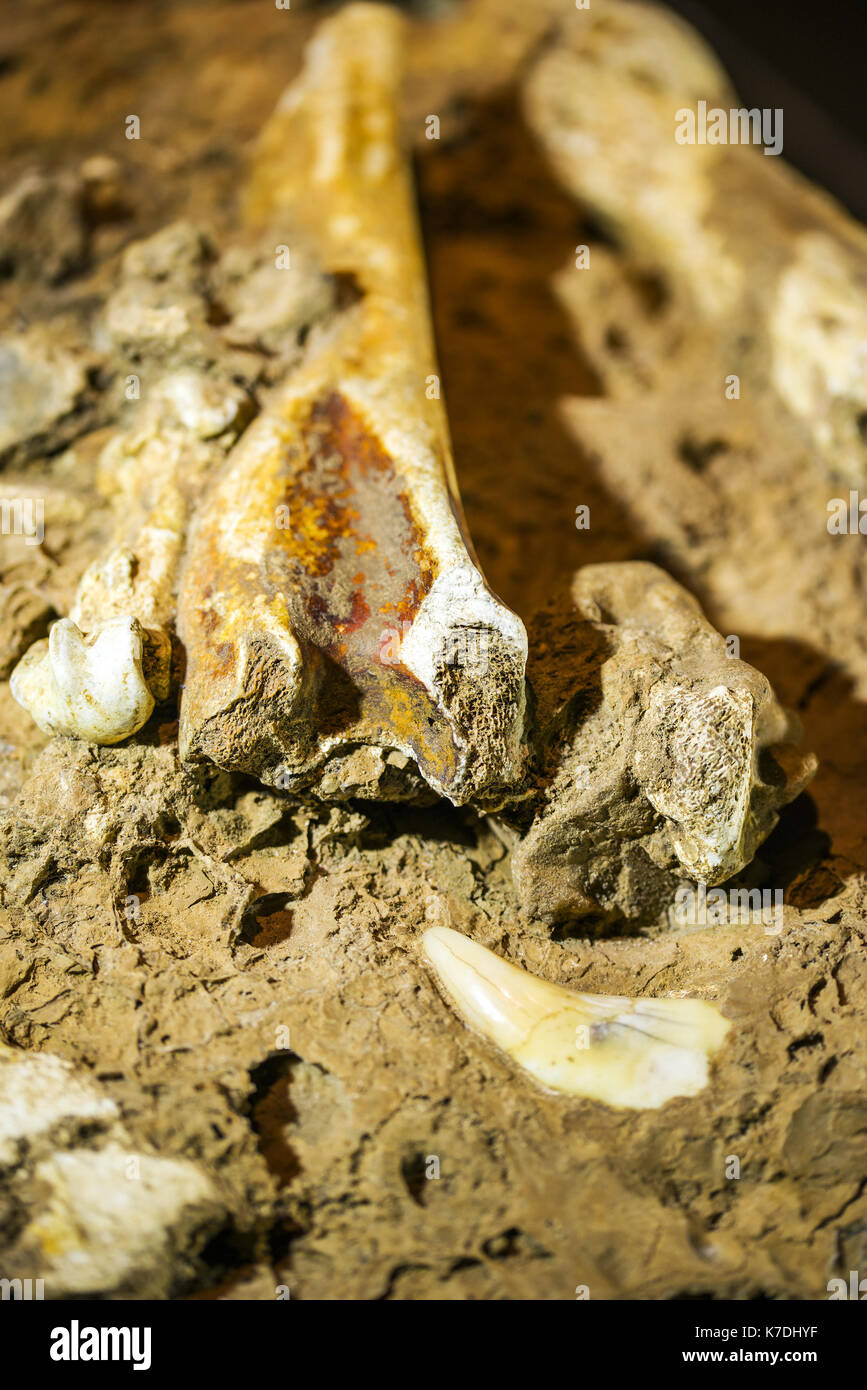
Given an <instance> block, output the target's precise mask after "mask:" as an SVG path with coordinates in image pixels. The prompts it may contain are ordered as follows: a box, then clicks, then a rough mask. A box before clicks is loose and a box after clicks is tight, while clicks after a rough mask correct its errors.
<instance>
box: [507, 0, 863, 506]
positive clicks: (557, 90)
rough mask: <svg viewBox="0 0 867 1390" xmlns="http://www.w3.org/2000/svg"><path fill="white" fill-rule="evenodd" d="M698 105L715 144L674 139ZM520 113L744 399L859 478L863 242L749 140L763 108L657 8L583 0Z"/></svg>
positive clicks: (569, 183) (779, 161)
mask: <svg viewBox="0 0 867 1390" xmlns="http://www.w3.org/2000/svg"><path fill="white" fill-rule="evenodd" d="M699 102H704V103H705V110H706V112H707V116H708V121H709V122H710V119H711V113H712V112H713V111H715V110H720V111H722V112H724V113H725V118H726V134H727V143H710V140H708V142H707V143H699V142H696V143H692V144H689V143H679V142H678V140H677V139H676V131H677V128H678V124H679V121H678V118H680V124H681V128H682V129H685V123H684V122H685V118H684V117H683V116H682V113H684V112H692V113H693V114H694V115H697V111H698V103H699ZM525 107H526V111H527V116H528V121H529V123H530V125H531V127H532V129H533V130H534V131H535V133H536V134H537V136H538V137H539V139H540V140H541V142H542V144H543V145H544V147H545V149H546V151H547V153H548V155H549V157H550V159H551V162H552V164H553V167H554V169H555V171H556V173H557V174H558V176H559V177H560V178H561V180H562V182H563V183H564V185H565V186H566V187H567V188H568V189H569V190H570V191H571V192H572V193H573V194H574V195H575V196H576V197H577V198H579V199H580V200H581V201H582V202H583V203H585V204H586V205H587V206H588V207H589V208H591V209H593V211H594V212H595V213H596V214H597V215H599V216H601V217H602V218H604V219H605V221H606V222H608V224H609V225H610V226H611V227H612V228H613V230H614V231H615V233H616V234H617V235H618V237H620V239H621V240H622V241H623V242H624V243H625V244H626V245H627V246H628V247H629V248H630V249H631V250H632V251H633V252H634V253H635V255H636V256H637V257H638V258H639V259H640V260H642V261H644V262H645V263H655V264H656V265H658V266H661V267H663V268H664V269H665V271H666V272H667V274H668V275H669V277H670V279H671V282H672V284H673V285H674V286H675V287H680V288H681V289H682V290H683V291H684V292H685V294H686V296H687V297H688V299H689V300H690V301H691V302H692V304H693V306H694V308H695V310H697V312H698V313H699V314H701V315H703V316H704V317H705V318H706V319H707V320H708V321H709V322H710V323H712V324H713V325H714V326H715V329H716V331H717V333H718V334H720V335H721V338H722V340H723V342H724V344H725V350H726V355H727V357H728V358H729V360H730V367H729V368H728V370H730V371H731V372H732V373H734V374H736V375H738V376H739V377H740V378H741V379H742V389H743V390H746V389H747V387H749V389H750V391H751V392H752V393H753V394H755V395H758V394H760V393H761V392H763V391H766V390H769V389H770V390H773V391H775V392H776V393H777V395H778V397H779V398H780V399H781V400H782V401H783V402H784V404H785V406H786V407H787V409H788V410H789V411H790V412H791V413H792V415H793V416H795V417H796V418H797V419H798V420H799V421H801V422H802V424H803V426H804V427H805V429H806V431H807V432H808V434H809V436H810V437H811V439H812V442H813V444H814V446H815V448H816V450H817V452H818V453H819V455H820V456H821V457H823V459H824V461H825V465H826V467H827V468H828V469H829V470H830V471H831V472H833V473H835V474H839V475H840V476H842V477H846V478H850V479H852V480H854V481H856V482H861V481H863V480H864V479H865V477H867V441H865V437H864V425H863V414H864V412H865V410H867V352H865V342H867V233H865V230H864V228H863V227H861V226H860V225H859V224H858V223H856V222H855V221H854V220H853V219H852V218H851V217H849V216H848V215H847V214H846V213H845V211H844V210H843V209H842V208H840V207H839V206H838V205H837V204H836V203H835V202H834V200H833V199H832V198H831V197H830V196H829V195H827V194H826V193H824V192H823V191H821V190H820V189H817V188H815V187H813V186H812V185H811V184H809V183H808V182H807V181H806V180H805V179H804V178H802V177H801V176H800V175H799V174H797V173H796V172H795V171H794V170H792V169H791V168H790V167H789V166H788V165H787V164H786V163H785V162H784V160H783V158H782V157H781V156H780V155H764V154H763V153H762V151H761V148H759V147H758V146H757V145H756V144H755V143H753V142H754V140H755V138H756V136H755V135H753V131H754V129H755V122H756V121H758V122H759V125H761V119H762V113H761V111H758V110H756V111H755V112H752V113H750V112H747V111H746V110H745V109H742V108H741V107H740V103H739V99H738V97H737V96H736V95H735V93H734V92H733V91H732V89H731V86H730V84H729V82H728V79H727V77H726V75H725V73H724V72H723V71H722V69H721V68H720V66H719V64H718V63H717V62H716V60H715V58H714V57H713V55H712V54H711V53H710V51H709V50H708V49H707V47H706V46H705V44H704V43H703V41H702V40H701V39H700V38H699V37H698V36H697V35H696V34H695V33H694V32H693V31H692V30H691V29H690V28H689V26H688V25H686V24H685V23H684V22H683V21H682V20H681V19H680V18H679V17H678V16H676V15H673V14H670V13H668V12H666V11H665V10H664V9H662V8H661V7H657V6H654V5H649V4H635V3H630V0H598V3H596V0H594V6H593V9H592V10H591V11H589V12H588V13H587V14H582V16H581V21H580V23H575V22H574V20H570V21H569V22H568V24H565V25H564V26H563V28H562V30H561V32H560V34H559V37H558V39H557V42H555V43H550V44H549V45H547V47H546V48H545V49H544V50H543V52H542V53H541V56H540V57H539V59H538V60H537V61H536V62H535V63H534V64H533V66H532V67H531V69H530V71H529V74H528V77H527V79H526V85H525ZM731 113H734V119H733V117H732V114H731ZM770 114H771V116H773V118H774V122H775V126H774V129H772V128H771V125H770V121H769V124H768V128H767V136H771V137H772V136H773V135H774V131H776V132H777V133H778V134H779V135H780V136H782V134H783V131H782V128H781V124H780V123H781V122H782V114H781V113H773V112H772V113H770ZM734 122H736V123H737V124H736V128H734ZM742 129H743V133H741V132H742ZM708 133H709V135H713V136H714V138H716V131H715V130H714V131H709V132H708Z"/></svg>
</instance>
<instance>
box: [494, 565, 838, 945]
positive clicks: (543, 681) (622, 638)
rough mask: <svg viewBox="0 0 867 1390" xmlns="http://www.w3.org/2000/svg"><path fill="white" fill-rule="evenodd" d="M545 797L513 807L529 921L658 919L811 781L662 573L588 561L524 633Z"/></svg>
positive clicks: (771, 708)
mask: <svg viewBox="0 0 867 1390" xmlns="http://www.w3.org/2000/svg"><path fill="white" fill-rule="evenodd" d="M531 638H532V641H531V659H530V665H529V671H528V678H529V682H530V685H531V686H532V688H533V691H534V697H535V708H536V722H537V736H538V741H539V745H540V762H539V765H538V768H537V776H538V784H539V791H538V793H537V794H536V796H535V798H534V799H533V800H532V801H531V802H529V803H528V805H527V806H526V807H525V808H520V807H519V808H516V810H515V811H513V812H507V813H505V816H504V823H508V824H509V825H511V826H512V827H515V828H517V833H518V836H519V839H518V840H516V842H515V848H514V853H513V856H512V874H513V877H514V880H515V884H516V887H517V889H518V893H519V897H520V899H521V904H522V908H523V910H524V912H525V913H526V914H527V916H528V917H529V918H532V919H538V920H541V921H544V922H547V923H553V922H556V921H562V920H570V919H574V918H577V917H582V916H587V915H599V916H601V917H607V918H612V919H613V918H623V917H626V918H627V919H629V920H631V921H633V922H634V923H640V924H646V925H652V924H654V923H656V922H660V923H662V922H665V921H666V913H667V909H668V907H669V906H670V904H671V902H672V900H673V898H674V894H675V892H676V890H677V886H678V884H679V882H681V881H682V880H684V879H689V880H693V881H698V880H701V881H703V882H705V883H706V884H717V883H722V882H723V881H724V880H726V879H727V878H730V877H732V876H733V875H735V874H737V873H739V872H740V871H741V870H742V869H743V868H744V867H745V865H747V864H748V863H749V862H750V860H751V859H752V858H753V855H754V854H755V852H756V850H757V848H758V846H759V845H760V844H761V842H762V840H764V839H765V837H766V836H767V835H769V834H770V832H771V830H772V829H773V828H774V826H775V825H776V823H777V817H778V813H779V810H780V808H781V807H782V806H784V805H786V804H787V803H788V802H789V801H792V800H793V799H794V798H795V797H796V796H797V795H798V793H799V792H800V791H802V790H803V788H804V787H805V786H806V785H807V783H808V782H809V781H810V779H811V777H812V776H813V774H814V772H815V770H816V760H815V758H813V757H812V756H811V755H808V754H800V753H799V752H798V750H797V749H796V748H795V747H794V744H795V743H796V742H797V740H798V739H799V738H800V725H799V723H798V721H797V719H796V718H795V717H794V716H793V715H790V714H788V713H787V712H786V711H785V710H783V708H782V707H781V706H780V705H779V703H778V702H777V700H776V698H775V696H774V693H773V690H772V689H771V686H770V683H769V682H768V680H767V679H766V677H765V676H763V675H761V674H760V672H758V671H756V670H755V669H754V668H753V667H751V666H749V665H748V664H747V663H746V662H744V661H740V660H738V659H736V658H734V657H731V656H729V654H728V651H727V648H726V644H725V641H724V640H723V638H722V637H721V636H720V635H719V633H718V632H716V631H715V629H714V628H713V627H712V626H711V624H710V623H709V622H707V620H706V619H705V617H704V615H703V614H702V611H701V609H700V607H699V605H698V603H697V602H696V600H695V599H694V598H693V596H692V595H691V594H689V593H688V592H687V591H686V590H685V589H683V588H682V587H681V586H680V585H679V584H678V583H677V582H676V581H675V580H674V579H672V578H671V577H670V576H669V575H667V574H666V573H665V572H664V571H663V570H661V569H658V568H657V567H656V566H655V565H650V564H645V563H640V562H634V563H622V564H609V565H586V566H585V567H584V568H583V569H581V570H579V571H578V573H577V574H576V576H575V578H574V580H573V583H572V591H571V596H570V600H569V601H566V602H562V603H555V604H552V605H551V607H550V608H549V609H547V610H545V611H544V612H543V613H541V614H539V615H538V617H537V618H536V620H535V621H534V622H533V623H532V624H531Z"/></svg>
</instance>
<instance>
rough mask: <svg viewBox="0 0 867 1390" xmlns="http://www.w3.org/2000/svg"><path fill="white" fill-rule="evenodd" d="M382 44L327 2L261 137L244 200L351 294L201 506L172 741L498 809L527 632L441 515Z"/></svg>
mask: <svg viewBox="0 0 867 1390" xmlns="http://www.w3.org/2000/svg"><path fill="white" fill-rule="evenodd" d="M399 37H400V21H399V19H398V17H397V16H396V15H395V14H394V13H393V12H392V11H389V10H386V9H384V8H380V7H377V6H366V5H353V6H349V7H348V8H346V9H344V10H342V11H341V12H340V14H339V15H338V16H337V17H336V18H334V19H333V20H331V21H330V22H328V23H327V24H325V25H323V27H322V28H321V29H320V31H319V33H318V35H317V37H316V39H315V40H314V42H313V44H312V45H311V47H310V49H309V52H308V58H307V64H306V67H305V70H304V72H303V74H302V76H301V77H300V79H299V80H298V82H297V83H296V84H295V85H294V86H293V87H292V88H291V89H290V91H289V92H288V93H287V95H286V96H285V97H284V99H283V101H282V103H281V105H280V107H279V108H278V111H277V113H276V115H275V116H274V118H273V120H272V122H271V123H270V125H269V126H268V127H267V128H266V130H265V132H264V135H263V138H262V143H261V147H260V152H259V157H258V164H257V168H256V171H255V173H254V177H253V182H252V189H251V194H250V200H249V205H250V213H251V216H252V217H253V218H254V219H255V220H257V221H259V222H267V221H268V220H269V219H270V221H271V222H272V223H274V222H275V219H277V218H280V217H284V218H285V217H290V218H291V221H292V225H294V226H300V227H301V228H302V230H304V231H308V232H310V233H311V234H315V236H316V239H317V244H318V246H319V247H320V248H321V254H322V258H323V261H324V262H325V264H326V265H327V266H328V268H329V269H330V270H331V271H332V272H333V273H335V274H337V275H339V276H340V277H341V279H342V281H343V283H344V284H345V285H347V286H349V287H350V289H351V291H352V292H353V293H354V295H355V302H354V303H352V304H351V305H350V306H349V307H348V308H346V309H345V310H344V312H343V314H342V315H341V317H340V319H339V320H338V322H337V323H336V325H334V326H333V328H332V329H331V331H330V332H328V333H327V334H323V335H322V336H321V338H320V340H319V341H318V342H316V343H315V344H311V350H310V353H309V356H308V358H307V361H306V363H305V364H304V366H303V367H302V368H301V369H300V370H299V371H298V372H296V373H295V374H293V375H292V376H291V377H290V378H289V379H288V380H287V382H286V383H285V385H284V386H283V387H281V388H280V389H279V390H278V391H277V392H276V394H275V396H274V397H273V399H272V401H271V403H270V405H269V406H268V408H267V409H266V410H265V412H264V413H263V415H262V416H260V418H259V419H258V420H257V421H256V423H255V424H254V425H253V426H252V427H251V429H250V430H249V431H248V432H247V434H246V435H245V437H244V438H243V439H242V440H241V442H240V444H239V445H238V446H237V448H236V449H235V451H234V453H233V455H232V457H231V459H230V462H229V466H228V468H227V470H226V471H225V473H224V474H223V476H222V477H221V479H220V480H219V482H218V484H217V485H216V486H215V488H214V489H213V492H212V494H211V496H210V498H209V500H208V502H207V503H206V505H205V506H204V507H203V509H202V511H201V512H200V514H199V516H198V517H197V521H196V524H195V526H194V530H193V535H192V539H191V545H190V551H189V558H188V563H187V567H186V572H185V575H184V580H183V585H182V589H181V598H180V605H179V632H180V634H181V637H182V638H183V641H184V643H185V645H186V650H187V673H186V683H185V687H184V691H183V698H182V702H181V748H182V753H183V755H184V756H185V757H186V758H188V759H198V758H202V757H207V758H210V759H212V760H213V761H214V762H216V763H217V764H219V765H220V766H221V767H225V768H229V769H240V770H244V771H247V772H251V773H255V774H256V776H258V777H259V778H260V779H261V780H263V781H265V782H268V783H272V784H277V785H281V786H284V787H303V786H305V785H310V784H311V783H312V782H313V781H314V780H315V778H316V777H317V775H320V772H321V769H322V768H323V767H325V768H326V769H327V768H328V766H329V764H328V759H329V757H334V758H337V759H340V758H341V757H342V758H345V757H347V756H348V755H349V754H351V753H352V751H353V750H358V749H364V748H368V749H370V748H372V749H374V750H376V751H377V754H379V750H389V749H391V750H397V751H398V752H399V753H402V754H404V755H409V756H411V757H412V758H413V759H414V760H415V761H416V763H417V764H418V767H419V769H420V770H421V772H422V774H423V776H424V778H425V779H426V781H427V782H428V783H429V784H430V785H431V786H432V787H433V788H434V789H435V790H436V791H438V792H440V793H442V794H445V795H446V796H448V797H450V798H451V799H452V800H453V801H455V802H463V801H466V800H468V799H469V798H471V797H472V798H473V799H475V800H476V801H481V802H482V803H485V802H490V803H496V801H497V799H498V798H499V797H500V796H501V793H502V790H503V789H504V788H505V787H507V786H508V785H509V784H510V783H513V782H514V780H515V778H516V776H517V773H518V771H519V767H520V762H521V757H522V742H521V740H522V729H523V714H524V667H525V661H526V635H525V632H524V629H523V626H522V624H521V622H520V621H519V619H518V618H516V617H515V615H514V614H513V613H511V612H510V611H509V610H508V609H507V608H505V607H504V605H503V604H502V603H500V602H499V600H497V599H496V598H495V597H494V596H493V594H492V593H491V592H490V590H489V589H488V587H487V585H486V584H485V581H484V579H483V577H482V575H481V572H480V571H479V569H478V566H477V565H476V563H475V562H474V559H473V557H472V554H471V550H470V544H469V541H468V539H467V536H466V531H465V528H464V524H463V520H462V516H461V508H460V503H459V500H458V493H457V486H456V483H455V476H454V469H453V465H452V457H451V449H450V443H449V436H448V428H447V424H446V418H445V413H444V410H443V406H442V404H441V402H440V400H439V393H438V384H437V383H438V378H437V372H436V363H435V358H434V349H433V342H432V333H431V326H430V319H429V311H428V304H427V292H426V285H425V275H424V266H423V259H422V254H421V250H420V244H419V237H418V232H417V227H416V221H415V215H414V209H413V203H412V194H411V186H410V178H409V172H408V168H407V163H406V161H405V159H404V156H403V155H402V153H401V148H400V139H399V131H398V121H397V115H396V110H395V95H396V91H397V86H398V77H399V48H400V44H399ZM283 225H285V222H284V224H283ZM288 253H289V255H290V258H291V247H289V248H288ZM274 273H275V275H279V274H291V273H292V271H291V259H290V269H288V270H285V269H275V272H274ZM332 766H333V764H332Z"/></svg>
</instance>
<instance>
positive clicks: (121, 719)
mask: <svg viewBox="0 0 867 1390" xmlns="http://www.w3.org/2000/svg"><path fill="white" fill-rule="evenodd" d="M144 640H145V633H144V629H143V628H142V626H141V624H140V623H139V622H137V620H136V619H135V618H129V617H119V618H111V619H109V620H108V622H105V623H102V624H100V625H99V627H97V628H95V629H93V630H92V631H91V632H90V634H89V635H88V637H87V638H85V636H84V634H83V633H82V632H81V630H80V629H79V628H78V627H76V625H75V623H74V622H72V621H71V620H70V619H69V618H62V619H61V620H60V622H57V623H55V624H54V626H53V627H52V629H51V631H50V633H49V634H48V637H47V638H43V639H42V640H41V641H40V642H35V643H34V645H33V646H32V647H31V648H30V650H29V651H28V652H27V653H26V655H25V656H23V657H22V659H21V660H20V661H19V663H18V665H17V666H16V668H15V670H14V671H13V672H12V677H11V680H10V687H11V690H12V694H13V695H14V696H15V699H16V700H17V701H18V703H19V704H20V705H23V707H24V708H25V709H26V710H27V712H28V714H30V716H31V717H32V719H33V720H34V722H35V723H36V724H38V725H39V728H40V729H42V730H43V732H44V733H46V734H66V735H74V736H75V737H76V738H86V739H89V740H90V741H91V742H93V743H119V742H120V741H121V739H124V738H128V737H129V735H130V734H134V733H135V732H136V731H137V730H138V729H140V728H141V727H142V725H143V724H144V723H145V722H146V721H147V719H149V717H150V714H151V710H152V709H153V707H154V697H153V695H152V694H151V692H150V690H149V689H148V686H147V682H146V681H145V677H144V672H143V670H142V658H143V650H144Z"/></svg>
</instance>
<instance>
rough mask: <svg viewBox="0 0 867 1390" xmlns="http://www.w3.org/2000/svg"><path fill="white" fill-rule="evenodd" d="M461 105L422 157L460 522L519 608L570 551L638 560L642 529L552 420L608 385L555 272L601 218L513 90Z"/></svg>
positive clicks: (533, 605) (568, 568)
mask: <svg viewBox="0 0 867 1390" xmlns="http://www.w3.org/2000/svg"><path fill="white" fill-rule="evenodd" d="M465 115H466V120H465V125H464V130H463V134H462V135H461V137H460V138H459V139H457V140H455V141H454V142H453V143H451V144H449V145H448V147H447V148H442V149H441V148H438V142H436V141H434V142H431V145H430V148H429V149H425V150H423V151H422V153H421V155H420V158H419V160H418V170H417V173H418V182H419V195H420V203H421V213H422V224H423V232H424V237H425V243H426V250H427V256H428V266H429V270H430V276H431V286H432V300H433V313H434V321H435V330H436V336H437V345H438V352H439V359H440V365H441V368H442V373H443V384H444V398H445V402H446V408H447V411H448V416H449V422H450V425H451V431H452V438H453V442H454V452H455V462H456V468H457V474H458V480H459V484H460V489H461V495H462V498H463V502H464V509H465V512H466V517H467V522H468V525H469V530H470V534H471V536H472V539H473V542H474V545H475V547H476V550H477V553H478V555H479V560H480V562H481V565H482V568H483V569H484V571H485V573H486V574H487V577H488V579H489V581H490V583H491V586H492V588H493V589H494V590H495V592H496V593H498V594H499V595H500V597H501V598H503V599H504V601H505V602H506V603H508V604H509V605H510V606H511V607H512V608H514V609H515V611H516V612H518V613H519V614H520V615H521V616H522V617H524V618H526V617H528V616H529V615H530V614H531V613H532V612H534V611H535V609H537V608H539V607H540V606H541V605H542V604H543V603H545V602H546V601H547V599H548V598H549V597H550V596H551V595H552V594H553V593H554V592H555V591H556V590H557V589H558V588H559V587H562V584H563V582H564V579H565V578H568V576H569V574H570V573H571V572H572V571H573V570H574V569H575V568H577V566H578V565H580V564H586V563H588V562H590V561H598V560H603V559H606V560H616V559H626V558H632V557H634V556H635V555H637V554H640V553H641V551H642V549H643V547H644V545H645V541H644V539H643V538H642V537H640V536H639V535H637V534H636V533H634V532H633V531H632V530H631V528H630V526H629V523H628V520H627V517H626V514H625V512H624V510H623V507H622V506H621V504H620V501H619V499H618V498H617V497H616V496H613V495H611V494H610V493H609V492H608V491H607V490H606V489H605V488H604V487H603V486H602V485H601V483H600V482H599V481H598V479H597V478H596V477H595V476H594V473H593V470H592V468H591V467H589V466H588V462H587V460H585V459H583V458H582V456H581V454H580V451H579V450H578V449H576V446H575V442H574V440H573V439H571V438H570V436H569V435H568V433H567V431H566V429H565V428H564V426H563V424H562V423H561V421H560V418H559V404H560V402H561V400H562V399H563V398H564V397H569V396H598V395H600V394H602V388H601V385H600V382H599V380H598V378H597V376H596V374H595V373H594V371H593V370H592V368H591V367H590V365H589V364H588V362H587V361H586V360H585V359H584V357H583V355H582V352H581V349H580V345H579V343H578V341H577V340H576V336H575V332H574V329H573V326H572V324H571V322H570V320H569V318H568V316H567V314H566V312H565V310H564V309H563V307H562V306H561V305H560V304H559V303H558V301H557V299H556V296H555V293H554V290H553V288H552V284H551V278H552V276H553V275H554V274H555V273H556V272H558V271H562V270H563V269H564V268H566V267H569V266H570V265H572V264H574V260H575V247H576V246H577V245H581V244H585V243H586V244H590V243H591V242H593V241H596V240H601V237H600V236H599V233H598V229H595V228H594V227H593V226H592V224H590V223H589V222H588V221H587V220H585V219H584V218H583V217H582V214H581V212H580V210H579V209H578V207H577V206H576V204H575V203H574V201H573V200H572V198H571V197H569V196H568V195H567V194H566V193H565V192H564V191H563V190H562V188H561V187H560V186H559V185H558V184H557V183H556V182H555V180H554V179H553V177H552V175H551V173H550V171H549V169H548V166H547V162H546V160H545V157H544V155H543V153H542V151H541V149H540V147H539V145H538V143H537V142H536V141H535V139H534V138H533V137H532V135H531V134H530V132H529V131H528V130H527V128H526V125H525V123H524V120H523V116H522V114H521V110H520V105H519V100H518V96H517V93H516V92H515V91H514V90H509V91H507V92H502V93H498V94H497V95H495V96H494V97H492V98H490V99H487V100H485V101H481V102H479V103H478V104H477V105H475V106H473V107H471V108H469V109H468V110H467V111H466V113H465ZM575 273H576V274H577V273H580V272H578V271H576V272H575ZM516 498H520V505H516ZM579 505H588V506H589V507H590V509H591V517H592V527H591V529H590V530H589V531H588V530H578V529H576V524H575V523H576V507H577V506H579Z"/></svg>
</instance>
